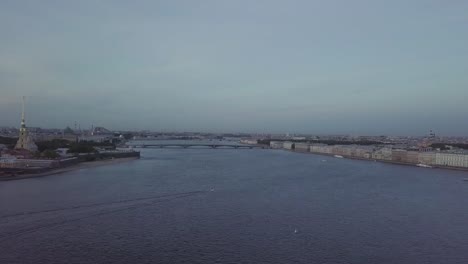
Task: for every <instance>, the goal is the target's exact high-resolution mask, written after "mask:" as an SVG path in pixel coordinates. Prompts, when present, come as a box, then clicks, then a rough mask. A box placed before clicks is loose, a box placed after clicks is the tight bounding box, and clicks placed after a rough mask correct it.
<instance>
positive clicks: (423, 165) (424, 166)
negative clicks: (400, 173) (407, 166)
mask: <svg viewBox="0 0 468 264" xmlns="http://www.w3.org/2000/svg"><path fill="white" fill-rule="evenodd" d="M416 166H418V167H422V168H432V166H429V165H426V164H423V163H419V164H416Z"/></svg>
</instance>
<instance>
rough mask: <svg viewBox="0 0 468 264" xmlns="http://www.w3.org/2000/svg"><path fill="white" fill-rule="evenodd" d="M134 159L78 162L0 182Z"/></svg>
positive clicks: (0, 178) (8, 178)
mask: <svg viewBox="0 0 468 264" xmlns="http://www.w3.org/2000/svg"><path fill="white" fill-rule="evenodd" d="M136 159H139V157H126V158H116V159H103V160H96V161H84V162H80V163H77V164H74V165H70V166H67V167H62V168H54V169H47V170H44V171H42V172H38V173H24V174H18V175H5V176H0V181H10V180H20V179H27V178H34V177H44V176H49V175H55V174H60V173H64V172H69V171H75V170H81V169H88V168H94V167H98V166H104V165H112V164H119V163H123V162H128V161H132V160H136Z"/></svg>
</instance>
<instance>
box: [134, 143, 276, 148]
mask: <svg viewBox="0 0 468 264" xmlns="http://www.w3.org/2000/svg"><path fill="white" fill-rule="evenodd" d="M127 146H128V147H134V148H212V149H254V148H259V149H266V148H269V147H268V146H260V145H236V144H190V143H180V144H179V143H160V144H158V143H145V144H143V143H133V144H127Z"/></svg>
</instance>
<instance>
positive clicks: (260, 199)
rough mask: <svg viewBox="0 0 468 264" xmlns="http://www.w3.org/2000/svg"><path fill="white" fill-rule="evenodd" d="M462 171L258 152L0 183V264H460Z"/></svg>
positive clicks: (465, 184)
mask: <svg viewBox="0 0 468 264" xmlns="http://www.w3.org/2000/svg"><path fill="white" fill-rule="evenodd" d="M467 177H468V173H467V172H459V171H450V170H439V169H425V168H418V167H408V166H399V165H390V164H383V163H378V162H370V161H358V160H348V159H337V158H332V157H325V156H318V155H313V154H299V153H292V152H287V151H282V150H260V149H252V150H248V149H238V150H234V149H232V150H231V149H143V150H142V157H141V159H140V160H135V161H129V162H125V163H121V164H115V165H108V166H101V167H95V168H88V169H81V170H78V171H72V172H67V173H63V174H59V175H51V176H47V177H41V178H31V179H24V180H17V181H8V182H0V263H2V264H3V263H5V264H14V263H22V264H23V263H34V264H38V263H408V264H409V263H411V264H415V263H435V264H441V263H445V264H450V263H468V205H467V201H468V181H464V179H465V178H467Z"/></svg>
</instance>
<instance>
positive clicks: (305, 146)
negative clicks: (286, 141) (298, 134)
mask: <svg viewBox="0 0 468 264" xmlns="http://www.w3.org/2000/svg"><path fill="white" fill-rule="evenodd" d="M294 149H295V150H296V151H301V152H309V151H310V144H309V143H295V144H294Z"/></svg>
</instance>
